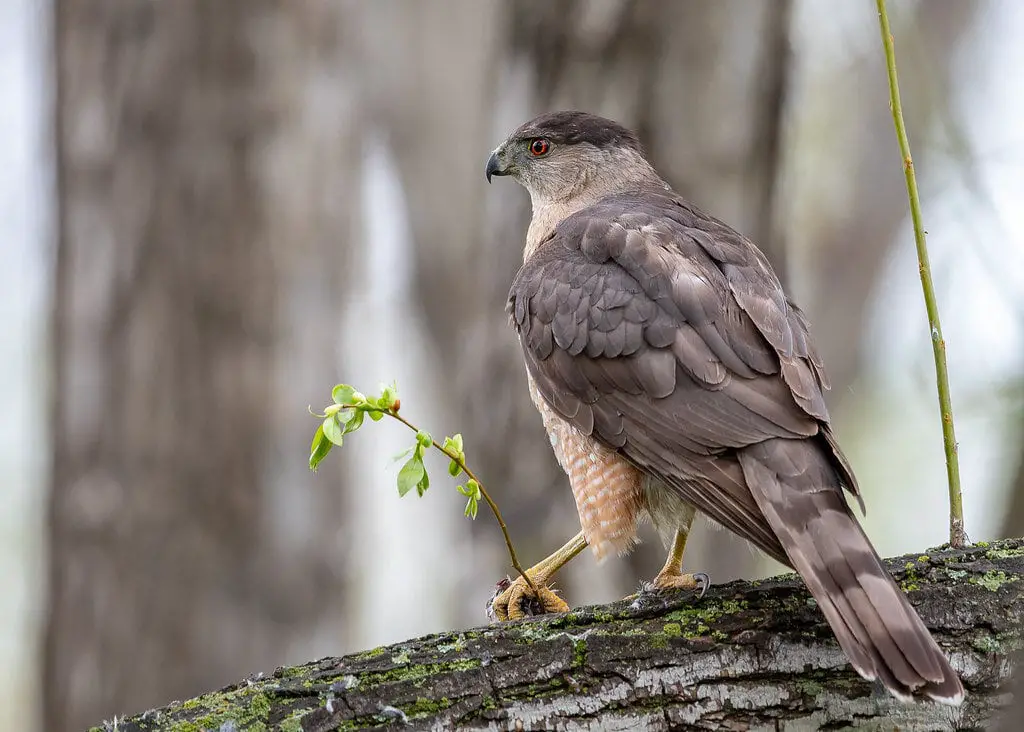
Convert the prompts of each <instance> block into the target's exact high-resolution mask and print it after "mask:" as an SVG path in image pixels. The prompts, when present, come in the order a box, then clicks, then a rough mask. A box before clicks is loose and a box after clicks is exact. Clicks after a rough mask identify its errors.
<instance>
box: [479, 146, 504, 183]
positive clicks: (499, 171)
mask: <svg viewBox="0 0 1024 732" xmlns="http://www.w3.org/2000/svg"><path fill="white" fill-rule="evenodd" d="M484 175H486V176H487V182H488V183H490V182H491V176H492V175H508V170H507V169H505V168H502V167H501V162H500V161H499V160H498V152H497V151H495V152H492V153H491V157H489V158H487V168H486V169H485V170H484Z"/></svg>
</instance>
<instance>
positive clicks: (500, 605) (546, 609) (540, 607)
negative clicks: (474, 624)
mask: <svg viewBox="0 0 1024 732" xmlns="http://www.w3.org/2000/svg"><path fill="white" fill-rule="evenodd" d="M530 579H532V580H533V584H534V585H536V587H537V590H538V591H539V592H540V598H539V599H538V598H537V595H535V594H534V592H533V590H531V589H530V586H529V585H528V584H526V581H525V580H524V579H523V578H522V577H516V578H515V580H509V579H508V578H507V577H506V578H505V579H503V580H501V581H500V582H499V583H498V584H497V586H496V587H495V588H494V589H495V595H494V597H493V598H491V601H490V602H489V603H488V604H487V616H488V617H490V618H491V619H492V620H497V621H498V622H499V623H504V622H506V621H508V620H521V619H523V618H529V617H533V616H534V615H543V614H544V613H564V612H568V611H569V606H568V605H567V604H566V603H565V600H563V599H562V598H560V597H559V596H558V595H556V594H555V593H554V591H553V590H551V589H550V588H549V587H548V586H547V585H545V584H544V583H543V582H540V581H538V580H537V579H535V578H534V577H532V576H531V578H530Z"/></svg>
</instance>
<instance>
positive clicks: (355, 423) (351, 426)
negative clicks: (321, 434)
mask: <svg viewBox="0 0 1024 732" xmlns="http://www.w3.org/2000/svg"><path fill="white" fill-rule="evenodd" d="M345 411H351V412H352V416H351V417H349V419H348V421H347V422H345V434H346V435H347V434H348V433H350V432H355V431H356V430H357V429H359V428H360V427H362V426H363V415H364V414H366V411H365V410H363V409H353V410H345Z"/></svg>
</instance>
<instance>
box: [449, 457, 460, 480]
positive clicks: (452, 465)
mask: <svg viewBox="0 0 1024 732" xmlns="http://www.w3.org/2000/svg"><path fill="white" fill-rule="evenodd" d="M461 472H462V468H460V467H459V464H458V463H457V462H455V461H454V460H450V461H449V462H448V475H450V476H452V477H453V478H457V477H458V476H459V473H461Z"/></svg>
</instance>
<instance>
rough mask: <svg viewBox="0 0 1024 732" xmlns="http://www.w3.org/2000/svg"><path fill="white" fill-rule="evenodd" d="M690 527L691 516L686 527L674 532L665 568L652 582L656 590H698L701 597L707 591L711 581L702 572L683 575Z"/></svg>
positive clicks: (691, 522) (691, 523)
mask: <svg viewBox="0 0 1024 732" xmlns="http://www.w3.org/2000/svg"><path fill="white" fill-rule="evenodd" d="M692 525H693V517H692V516H691V518H690V520H689V521H688V522H687V525H686V526H680V527H679V529H677V530H676V536H675V539H674V540H673V542H672V548H671V549H670V550H669V553H668V558H667V559H666V560H665V566H663V567H662V568H661V571H660V572H658V576H657V577H655V578H654V582H652V584H653V585H654V587H655V588H656V589H659V590H675V589H680V590H694V589H698V588H699V589H700V596H701V597H703V596H704V593H705V592H707V591H708V586H710V584H711V579H710V578H709V577H708V576H707V575H706V574H704V573H703V572H699V573H697V574H683V553H684V552H685V551H686V539H687V537H689V536H690V526H692Z"/></svg>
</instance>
